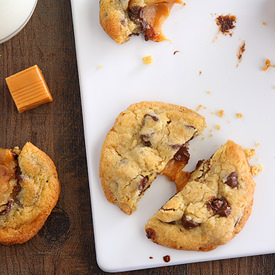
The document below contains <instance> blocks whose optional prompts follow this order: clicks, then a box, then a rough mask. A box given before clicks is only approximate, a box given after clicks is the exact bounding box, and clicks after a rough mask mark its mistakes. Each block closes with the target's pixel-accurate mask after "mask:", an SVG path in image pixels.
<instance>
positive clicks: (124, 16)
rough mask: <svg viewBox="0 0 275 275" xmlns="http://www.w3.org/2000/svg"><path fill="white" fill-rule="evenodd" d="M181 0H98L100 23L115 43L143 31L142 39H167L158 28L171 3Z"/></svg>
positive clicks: (165, 16) (168, 12)
mask: <svg viewBox="0 0 275 275" xmlns="http://www.w3.org/2000/svg"><path fill="white" fill-rule="evenodd" d="M176 3H177V4H182V1H181V0H101V1H100V14H99V17H100V24H101V26H102V27H103V29H104V31H105V32H106V33H107V34H108V35H109V36H110V37H111V38H112V39H114V40H115V41H116V42H117V43H119V44H121V43H124V42H126V41H128V40H129V39H130V36H131V35H139V34H140V33H143V34H144V38H145V40H152V41H155V42H160V41H163V40H167V39H166V38H165V36H164V35H163V33H162V30H161V27H162V24H163V23H164V21H165V20H166V19H167V17H168V16H169V14H170V11H171V9H172V7H173V5H174V4H176Z"/></svg>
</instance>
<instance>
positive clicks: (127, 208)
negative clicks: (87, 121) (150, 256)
mask: <svg viewBox="0 0 275 275" xmlns="http://www.w3.org/2000/svg"><path fill="white" fill-rule="evenodd" d="M205 126H206V125H205V121H204V118H203V117H202V116H200V115H199V114H197V113H196V112H194V111H192V110H190V109H187V108H185V107H181V106H177V105H173V104H165V103H161V102H141V103H137V104H133V105H131V106H130V107H129V108H128V109H127V110H126V111H125V112H122V113H121V114H120V115H119V116H118V117H117V119H116V121H115V124H114V126H113V128H112V129H111V130H110V131H109V133H108V134H107V136H106V139H105V141H104V144H103V147H102V151H101V158H100V169H99V176H100V178H101V179H102V181H101V183H102V187H103V190H104V192H105V196H106V198H107V199H108V200H109V201H110V202H112V203H116V204H117V205H118V206H119V207H120V209H121V210H122V211H124V212H125V213H127V214H131V213H132V211H134V210H136V207H137V201H138V200H139V198H140V197H141V196H142V195H143V194H144V192H145V190H146V189H147V188H148V187H149V186H150V184H151V182H152V181H153V180H154V179H155V178H156V176H157V174H159V173H161V171H162V170H163V169H164V168H165V166H166V164H167V163H168V162H169V160H171V159H173V157H174V156H175V155H176V157H178V158H179V159H180V158H181V157H180V154H179V153H178V154H179V156H178V154H177V152H181V151H182V148H185V147H186V146H187V145H188V141H190V140H191V139H192V138H193V137H195V136H197V135H199V134H201V132H202V131H203V129H204V128H205Z"/></svg>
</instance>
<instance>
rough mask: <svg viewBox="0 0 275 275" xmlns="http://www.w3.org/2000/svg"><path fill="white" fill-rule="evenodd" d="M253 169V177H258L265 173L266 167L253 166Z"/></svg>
mask: <svg viewBox="0 0 275 275" xmlns="http://www.w3.org/2000/svg"><path fill="white" fill-rule="evenodd" d="M250 169H251V174H252V175H253V176H258V174H259V172H261V171H263V169H264V167H263V166H262V165H261V164H260V165H252V166H251V167H250Z"/></svg>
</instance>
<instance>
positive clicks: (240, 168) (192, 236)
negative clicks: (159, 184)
mask: <svg viewBox="0 0 275 275" xmlns="http://www.w3.org/2000/svg"><path fill="white" fill-rule="evenodd" d="M254 189H255V183H254V181H253V178H252V174H251V172H250V166H249V163H248V161H247V159H246V156H245V153H244V151H243V149H242V148H241V147H240V146H239V145H237V144H235V143H234V142H233V141H228V142H227V143H226V144H224V145H223V146H222V147H221V148H220V149H218V150H217V152H216V153H215V154H214V155H213V156H212V157H211V158H210V159H209V160H208V161H202V162H200V163H198V167H197V169H196V170H195V171H194V172H192V173H191V175H190V178H189V180H188V181H187V184H186V185H185V186H184V187H183V188H182V190H181V191H180V192H178V193H177V194H176V195H175V196H173V197H172V198H171V199H170V200H169V201H168V202H167V203H166V204H165V205H164V206H163V207H162V208H160V209H159V210H158V211H157V212H156V214H155V215H154V216H153V217H152V218H151V219H150V220H149V221H148V223H147V225H146V226H145V230H146V234H147V237H148V238H149V239H151V240H152V241H153V242H155V243H158V244H160V245H163V246H167V247H170V248H175V249H183V250H198V251H209V250H212V249H214V248H216V247H217V246H218V245H222V244H225V243H227V242H228V241H229V240H231V239H232V238H233V237H234V236H235V234H237V233H239V232H240V230H241V229H242V228H243V226H244V225H245V223H246V221H247V219H248V217H249V215H250V213H251V208H252V204H253V193H254Z"/></svg>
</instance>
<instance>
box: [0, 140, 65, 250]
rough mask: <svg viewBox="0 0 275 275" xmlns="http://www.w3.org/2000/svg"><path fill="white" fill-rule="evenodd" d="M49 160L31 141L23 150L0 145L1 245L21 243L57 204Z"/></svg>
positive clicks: (56, 183)
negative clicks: (3, 147)
mask: <svg viewBox="0 0 275 275" xmlns="http://www.w3.org/2000/svg"><path fill="white" fill-rule="evenodd" d="M59 193H60V186H59V180H58V176H57V172H56V168H55V166H54V164H53V162H52V160H51V159H50V158H49V157H48V156H47V155H46V154H45V153H44V152H42V151H41V150H39V149H38V148H37V147H35V146H34V145H33V144H31V143H30V142H28V143H26V144H25V146H24V147H23V149H22V151H21V150H20V149H19V148H18V147H16V148H15V149H13V150H10V149H2V148H0V244H3V245H13V244H21V243H24V242H26V241H28V240H29V239H31V238H32V237H34V236H35V235H36V234H37V233H38V231H39V230H40V229H41V228H42V226H43V225H44V223H45V221H46V219H47V218H48V216H49V215H50V213H51V211H52V209H53V208H54V206H55V205H56V203H57V200H58V197H59Z"/></svg>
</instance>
